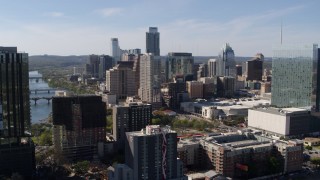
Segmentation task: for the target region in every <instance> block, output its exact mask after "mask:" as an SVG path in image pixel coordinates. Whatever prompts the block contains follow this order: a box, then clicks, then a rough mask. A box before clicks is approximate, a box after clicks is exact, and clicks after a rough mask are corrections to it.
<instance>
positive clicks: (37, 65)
mask: <svg viewBox="0 0 320 180" xmlns="http://www.w3.org/2000/svg"><path fill="white" fill-rule="evenodd" d="M88 57H89V56H88V55H83V56H55V55H36V56H29V69H30V70H39V69H41V68H48V67H68V66H83V65H84V64H85V63H87V61H88ZM214 58H217V57H216V56H194V62H195V63H196V64H201V63H206V62H207V61H208V60H209V59H214ZM251 58H252V57H240V56H236V58H235V59H236V64H242V63H243V62H245V61H247V60H249V59H251ZM161 59H162V60H163V61H165V59H166V56H162V57H161ZM265 62H266V64H271V58H270V57H265Z"/></svg>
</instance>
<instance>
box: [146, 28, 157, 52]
mask: <svg viewBox="0 0 320 180" xmlns="http://www.w3.org/2000/svg"><path fill="white" fill-rule="evenodd" d="M146 53H152V54H153V55H155V56H160V33H159V32H158V28H157V27H149V32H146Z"/></svg>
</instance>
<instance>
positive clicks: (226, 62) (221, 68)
mask: <svg viewBox="0 0 320 180" xmlns="http://www.w3.org/2000/svg"><path fill="white" fill-rule="evenodd" d="M235 68H236V63H235V56H234V51H233V49H232V48H231V46H230V45H229V44H228V43H226V44H225V45H224V46H223V48H222V49H221V52H220V54H219V56H218V62H217V75H218V76H232V77H235V74H236V72H235Z"/></svg>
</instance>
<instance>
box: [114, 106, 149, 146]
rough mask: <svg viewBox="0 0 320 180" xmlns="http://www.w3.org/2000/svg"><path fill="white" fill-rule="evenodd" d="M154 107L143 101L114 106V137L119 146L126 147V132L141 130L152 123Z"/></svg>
mask: <svg viewBox="0 0 320 180" xmlns="http://www.w3.org/2000/svg"><path fill="white" fill-rule="evenodd" d="M151 118H152V107H151V105H150V104H145V103H141V102H131V103H126V104H125V105H123V106H114V107H113V138H114V140H115V141H117V145H118V146H117V147H118V148H119V149H124V143H125V139H126V132H131V131H140V130H141V129H143V128H144V127H146V126H147V125H150V124H151Z"/></svg>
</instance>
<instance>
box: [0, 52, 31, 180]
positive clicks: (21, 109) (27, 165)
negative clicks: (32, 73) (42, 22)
mask: <svg viewBox="0 0 320 180" xmlns="http://www.w3.org/2000/svg"><path fill="white" fill-rule="evenodd" d="M28 131H29V132H30V101H29V71H28V54H27V53H19V52H17V48H16V47H0V174H1V175H4V176H7V177H11V175H12V173H19V174H20V175H22V176H23V177H24V179H32V178H33V174H34V171H35V147H34V144H33V142H32V141H31V138H30V133H29V132H28ZM0 179H1V178H0Z"/></svg>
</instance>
